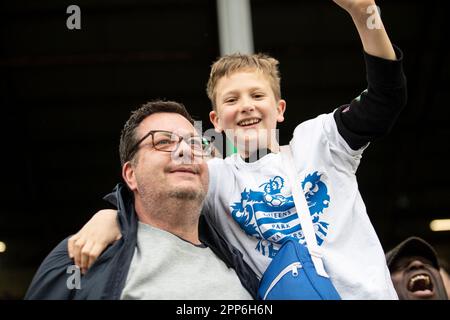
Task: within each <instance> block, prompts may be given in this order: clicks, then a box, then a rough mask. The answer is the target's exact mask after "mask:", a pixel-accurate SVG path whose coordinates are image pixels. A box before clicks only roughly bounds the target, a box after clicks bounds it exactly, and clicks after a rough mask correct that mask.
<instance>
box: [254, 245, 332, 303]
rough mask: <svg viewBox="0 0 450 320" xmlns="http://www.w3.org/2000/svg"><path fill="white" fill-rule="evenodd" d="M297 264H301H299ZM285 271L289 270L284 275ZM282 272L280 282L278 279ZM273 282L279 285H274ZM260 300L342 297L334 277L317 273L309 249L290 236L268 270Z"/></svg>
mask: <svg viewBox="0 0 450 320" xmlns="http://www.w3.org/2000/svg"><path fill="white" fill-rule="evenodd" d="M296 263H297V265H301V266H300V267H298V268H297V267H295V265H296ZM294 268H295V270H294ZM283 270H284V271H286V270H288V271H287V272H286V273H285V274H284V275H283V276H281V275H282V272H283ZM279 275H280V277H279V281H277V282H275V281H276V279H277V277H278V276H279ZM272 283H276V284H275V285H274V286H272V288H270V287H271V284H272ZM268 290H270V291H269V292H268V293H267V291H268ZM266 294H267V296H266ZM258 299H263V300H340V299H341V297H340V296H339V293H338V292H337V291H336V289H335V287H334V286H333V283H332V282H331V280H330V278H326V277H322V276H320V275H318V274H317V272H316V269H315V268H314V264H313V262H312V260H311V256H310V255H309V252H308V249H307V248H306V247H305V246H303V245H301V244H300V243H299V242H298V241H296V240H294V239H287V240H286V241H285V242H284V243H283V245H282V246H281V247H280V250H279V251H278V253H277V255H276V256H275V257H274V258H273V259H272V262H271V263H270V264H269V267H268V268H267V270H266V272H264V275H263V277H262V279H261V283H260V286H259V290H258Z"/></svg>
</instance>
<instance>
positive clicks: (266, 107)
mask: <svg viewBox="0 0 450 320" xmlns="http://www.w3.org/2000/svg"><path fill="white" fill-rule="evenodd" d="M334 2H335V3H337V4H338V5H339V6H341V7H342V8H343V9H345V10H346V11H347V12H348V13H349V14H350V15H351V17H352V19H353V21H354V23H355V25H356V28H357V30H358V33H359V35H360V38H361V41H362V43H363V47H364V51H365V53H364V56H365V60H366V67H367V79H368V84H369V85H368V89H367V90H366V91H364V92H363V93H362V94H361V96H359V97H358V98H357V99H355V100H353V101H352V102H351V103H350V104H349V105H345V106H342V107H340V108H337V109H336V110H335V111H334V112H332V113H329V114H323V115H320V116H318V117H317V118H315V119H312V120H309V121H306V122H303V123H301V124H300V125H298V126H297V128H296V129H295V130H294V134H293V138H292V140H291V141H290V146H291V149H292V152H293V156H294V160H295V162H296V166H297V169H298V171H299V174H300V176H301V181H298V186H301V187H302V188H303V191H304V193H305V197H306V199H307V202H308V206H309V209H310V214H311V217H312V219H313V224H314V227H315V231H316V238H317V241H318V244H319V246H320V248H321V250H322V255H323V261H324V265H325V269H326V271H327V272H328V274H329V276H330V278H331V280H332V282H333V284H334V286H335V287H336V289H337V291H338V292H339V294H340V296H341V297H342V298H343V299H396V298H397V295H396V292H395V290H394V287H393V285H392V282H391V278H390V273H389V270H388V268H387V266H386V261H385V257H384V253H383V249H382V247H381V244H380V242H379V240H378V237H377V235H376V233H375V230H374V229H373V227H372V225H371V223H370V220H369V218H368V216H367V213H366V209H365V206H364V203H363V201H362V198H361V196H360V193H359V191H358V185H357V181H356V176H355V173H356V170H357V167H358V165H359V161H360V159H361V156H362V153H363V150H364V149H365V148H366V147H367V145H368V143H369V142H371V141H373V140H374V139H375V138H378V137H380V136H382V135H385V134H386V133H387V132H388V131H389V129H390V128H391V126H392V125H393V123H394V122H395V120H396V118H397V116H398V114H399V113H400V111H401V109H402V108H403V106H404V105H405V103H406V83H405V78H404V75H403V71H402V65H401V60H402V54H401V52H400V51H399V50H397V52H396V51H395V50H394V48H393V46H392V44H391V42H390V40H389V38H388V36H387V33H386V31H385V29H384V28H383V25H382V23H381V18H380V17H379V15H378V12H377V10H372V9H374V8H375V2H374V1H373V0H335V1H334ZM368 12H371V13H370V14H369V13H368ZM371 19H372V20H371ZM373 19H374V20H373ZM370 22H375V23H370ZM277 64H278V61H276V60H275V59H273V58H270V57H268V56H265V55H240V54H234V55H229V56H225V57H222V58H220V59H219V60H218V61H216V62H215V63H214V64H213V66H212V70H211V74H210V79H209V81H208V85H207V93H208V96H209V98H210V99H211V102H212V105H213V111H211V113H210V119H211V121H212V123H213V124H214V127H215V129H216V130H217V131H225V133H226V135H227V137H228V138H229V139H230V140H231V141H233V142H234V143H235V145H236V146H237V148H238V151H239V154H234V155H232V156H229V157H227V158H226V159H218V158H215V159H212V160H210V161H209V162H208V166H209V172H210V189H209V192H208V196H207V199H206V201H205V205H204V209H205V210H204V212H205V214H209V215H211V216H212V217H213V220H214V221H215V223H216V225H217V227H218V228H219V229H221V230H222V231H223V234H224V235H225V237H226V238H227V240H228V241H230V243H231V244H232V245H234V246H235V247H237V248H238V249H239V250H240V251H241V252H242V253H243V254H244V260H245V261H246V262H247V263H248V264H249V265H250V266H251V267H252V269H253V270H254V271H255V272H256V273H257V274H258V275H259V276H261V275H262V274H263V273H264V271H265V269H266V268H267V266H268V265H269V263H270V261H271V258H272V257H274V256H275V254H276V252H277V250H278V248H279V247H280V243H282V242H283V239H284V238H285V237H295V238H298V239H300V240H304V236H303V232H302V228H301V226H300V225H298V224H296V223H295V222H294V221H296V220H297V219H294V218H296V216H297V213H296V211H295V207H294V203H293V200H292V195H291V189H290V188H291V187H290V186H289V185H287V184H286V174H285V170H284V166H285V164H284V163H283V162H282V160H281V155H280V153H279V146H278V142H277V140H276V135H275V129H276V125H277V122H282V121H283V120H284V116H283V115H284V111H285V109H286V102H285V101H284V100H282V99H281V94H280V85H279V82H280V78H279V74H278V68H277ZM258 153H259V154H260V156H259V157H258ZM261 153H262V154H266V153H267V154H266V155H264V156H261ZM255 158H256V159H255ZM251 160H256V161H251ZM298 186H297V187H298ZM95 219H100V220H97V221H96V220H95ZM100 221H101V222H100ZM112 221H114V223H115V212H114V215H111V214H110V213H109V212H108V213H105V214H104V215H103V216H101V215H99V217H94V221H93V222H92V223H91V224H92V225H89V223H88V225H87V226H85V227H84V228H83V229H82V230H81V231H80V232H79V233H78V234H76V235H75V236H74V237H73V238H72V239H71V241H70V242H69V246H70V248H69V250H70V251H71V252H72V254H73V255H74V256H75V258H76V262H77V264H81V265H82V267H83V268H86V267H87V266H88V265H90V264H92V262H93V259H94V258H95V257H96V256H98V254H99V252H101V250H103V249H104V247H105V244H104V243H109V242H111V241H112V240H113V239H114V238H116V237H117V236H118V234H117V227H116V229H115V230H116V232H113V231H111V230H110V229H109V227H108V225H107V223H109V225H111V223H112ZM92 230H94V231H92ZM93 234H94V235H93ZM80 250H83V253H84V254H83V256H82V257H81V258H80V255H81V252H80ZM80 259H81V260H80ZM80 261H81V262H80Z"/></svg>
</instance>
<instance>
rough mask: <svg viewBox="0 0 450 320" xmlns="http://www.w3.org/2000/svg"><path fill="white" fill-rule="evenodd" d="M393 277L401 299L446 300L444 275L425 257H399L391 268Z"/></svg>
mask: <svg viewBox="0 0 450 320" xmlns="http://www.w3.org/2000/svg"><path fill="white" fill-rule="evenodd" d="M391 270H392V272H391V278H392V282H393V283H394V287H395V290H396V291H397V294H398V297H399V299H400V300H446V299H447V294H446V292H445V287H444V283H443V281H442V277H441V275H440V273H439V270H437V269H436V268H435V267H434V266H433V265H432V263H431V261H429V260H428V259H426V258H424V257H419V256H405V257H399V258H398V259H397V260H396V261H395V263H394V264H393V266H392V268H391Z"/></svg>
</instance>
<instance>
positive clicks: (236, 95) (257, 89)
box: [209, 71, 286, 156]
mask: <svg viewBox="0 0 450 320" xmlns="http://www.w3.org/2000/svg"><path fill="white" fill-rule="evenodd" d="M215 99H216V110H215V111H211V112H210V114H209V117H210V120H211V122H212V123H213V124H214V127H215V129H216V131H219V132H222V131H225V133H226V135H227V137H228V138H229V139H230V140H231V141H233V142H234V144H235V146H237V148H238V149H239V153H240V154H241V155H243V156H248V155H249V153H251V152H253V151H255V150H256V149H261V148H269V149H270V148H275V147H276V146H277V141H276V126H277V122H282V121H283V120H284V117H283V114H284V111H285V109H286V102H285V101H284V100H278V101H277V100H276V99H275V95H274V93H273V90H272V87H271V86H270V82H269V80H268V79H267V77H266V76H264V75H263V74H262V73H261V72H258V71H237V72H235V73H233V74H231V75H229V76H224V77H222V78H221V79H219V81H218V82H217V86H216V98H215Z"/></svg>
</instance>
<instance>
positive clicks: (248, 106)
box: [241, 99, 255, 112]
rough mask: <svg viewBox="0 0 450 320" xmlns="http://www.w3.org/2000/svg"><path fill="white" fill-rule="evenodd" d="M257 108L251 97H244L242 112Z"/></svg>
mask: <svg viewBox="0 0 450 320" xmlns="http://www.w3.org/2000/svg"><path fill="white" fill-rule="evenodd" d="M253 110H255V105H254V104H253V101H252V100H251V99H243V101H242V105H241V111H242V112H249V111H253Z"/></svg>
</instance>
